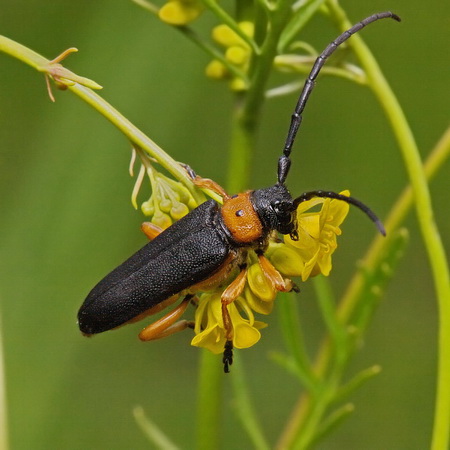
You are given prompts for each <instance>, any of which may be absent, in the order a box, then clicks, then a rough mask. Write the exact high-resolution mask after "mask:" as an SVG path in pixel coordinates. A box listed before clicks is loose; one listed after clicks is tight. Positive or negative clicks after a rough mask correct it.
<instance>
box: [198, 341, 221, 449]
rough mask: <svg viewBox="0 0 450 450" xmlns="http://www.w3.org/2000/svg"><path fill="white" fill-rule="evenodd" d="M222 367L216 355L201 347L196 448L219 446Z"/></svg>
mask: <svg viewBox="0 0 450 450" xmlns="http://www.w3.org/2000/svg"><path fill="white" fill-rule="evenodd" d="M223 379H224V373H223V367H222V364H220V361H219V358H218V357H217V355H213V354H212V353H211V352H210V351H209V350H206V349H202V352H201V356H200V368H199V379H198V396H197V400H198V401H197V421H196V424H197V425H196V426H197V430H196V432H197V444H196V448H197V450H210V449H212V448H219V447H220V445H219V440H220V433H221V412H222V409H223V407H222V391H223Z"/></svg>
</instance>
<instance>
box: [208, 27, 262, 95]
mask: <svg viewBox="0 0 450 450" xmlns="http://www.w3.org/2000/svg"><path fill="white" fill-rule="evenodd" d="M238 26H239V28H240V29H241V30H242V31H243V33H244V34H245V35H247V36H249V37H252V36H253V30H254V25H253V23H252V22H240V23H239V24H238ZM212 37H213V39H214V41H216V42H217V43H218V44H220V45H221V46H223V47H225V55H224V56H225V59H226V60H227V61H229V62H230V63H231V64H233V65H234V66H236V67H237V68H239V69H240V70H242V71H243V72H246V71H247V70H248V66H249V62H250V56H251V49H250V46H249V45H248V44H247V42H245V40H244V39H242V38H241V37H240V36H239V35H238V34H237V33H236V32H235V31H234V30H233V29H231V28H230V27H229V26H228V25H225V24H221V25H218V26H217V27H214V29H213V31H212ZM206 75H207V76H208V77H210V78H214V79H216V80H217V79H224V78H231V82H230V87H231V89H233V90H234V91H242V90H244V89H246V88H247V86H246V84H245V82H244V80H242V79H241V78H238V77H235V76H232V75H231V73H230V71H229V70H228V69H227V68H226V66H225V65H224V64H223V63H221V62H220V61H217V60H213V61H211V62H210V63H209V64H208V66H207V67H206Z"/></svg>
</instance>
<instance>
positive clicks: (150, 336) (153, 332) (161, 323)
mask: <svg viewBox="0 0 450 450" xmlns="http://www.w3.org/2000/svg"><path fill="white" fill-rule="evenodd" d="M192 297H193V296H192V295H186V297H185V298H184V300H183V301H182V302H181V303H180V304H179V305H178V306H177V307H176V308H175V309H173V310H172V311H170V312H169V313H167V314H166V315H165V316H163V317H161V319H159V320H157V321H156V322H154V323H151V324H150V325H148V326H147V327H145V328H144V329H143V330H142V331H141V332H140V333H139V339H140V340H141V341H152V340H155V339H160V338H163V337H166V336H169V335H170V334H173V333H176V332H177V331H181V330H184V329H185V328H187V327H188V326H191V324H190V322H188V321H187V320H182V321H180V322H177V323H175V322H176V321H177V320H178V319H179V318H180V317H181V316H182V315H183V313H184V312H185V311H186V308H187V307H188V305H189V303H190V301H191V298H192Z"/></svg>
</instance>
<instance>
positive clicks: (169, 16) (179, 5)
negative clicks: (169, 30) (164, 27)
mask: <svg viewBox="0 0 450 450" xmlns="http://www.w3.org/2000/svg"><path fill="white" fill-rule="evenodd" d="M203 9H204V8H203V5H202V3H201V2H200V1H198V0H169V1H168V2H167V3H166V4H165V5H164V6H162V7H161V9H160V10H159V12H158V15H159V18H160V19H161V20H162V21H163V22H166V23H168V24H170V25H175V26H183V25H187V24H188V23H190V22H192V21H193V20H195V19H196V18H197V17H198V16H199V15H200V13H201V12H202V11H203Z"/></svg>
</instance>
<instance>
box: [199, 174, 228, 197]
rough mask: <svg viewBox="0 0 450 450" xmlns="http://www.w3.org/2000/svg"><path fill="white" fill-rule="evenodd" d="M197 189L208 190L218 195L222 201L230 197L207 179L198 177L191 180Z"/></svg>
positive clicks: (221, 188) (220, 187) (218, 185)
mask: <svg viewBox="0 0 450 450" xmlns="http://www.w3.org/2000/svg"><path fill="white" fill-rule="evenodd" d="M192 181H193V182H194V184H195V185H196V186H197V187H200V188H205V189H209V190H211V191H213V192H215V193H216V194H219V195H220V196H221V197H222V198H223V199H224V200H228V199H230V198H231V197H230V196H229V195H228V194H227V193H226V192H225V189H224V188H223V187H222V186H220V184H217V183H216V182H215V181H213V180H210V179H209V178H202V177H199V176H198V175H197V176H196V177H195V178H194V179H193V180H192Z"/></svg>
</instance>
